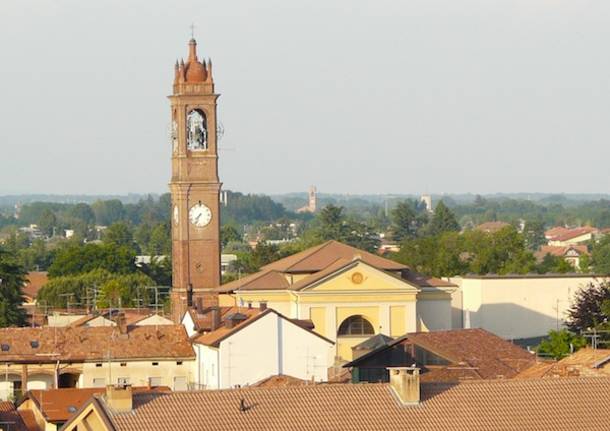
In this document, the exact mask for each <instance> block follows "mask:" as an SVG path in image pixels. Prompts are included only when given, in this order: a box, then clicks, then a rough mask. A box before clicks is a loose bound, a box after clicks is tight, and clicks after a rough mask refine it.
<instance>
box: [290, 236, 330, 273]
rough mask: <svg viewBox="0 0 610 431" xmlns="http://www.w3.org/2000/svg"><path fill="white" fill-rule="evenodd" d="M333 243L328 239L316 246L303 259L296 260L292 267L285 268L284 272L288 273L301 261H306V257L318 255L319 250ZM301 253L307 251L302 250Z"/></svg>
mask: <svg viewBox="0 0 610 431" xmlns="http://www.w3.org/2000/svg"><path fill="white" fill-rule="evenodd" d="M333 242H335V240H334V239H330V240H328V241H326V242H324V243H322V244H320V245H318V246H316V247H315V250H313V251H311V252H310V253H307V254H304V255H303V257H301V259H299V260H297V261H296V262H294V263H293V264H292V265H290V266H289V267H287V268H286V272H288V271H290V268H292V267H294V266H296V265H297V264H298V263H301V262H302V261H304V260H305V259H307V258H308V257H311V256H313V255H314V254H316V253H318V252H319V251H320V250H322V249H324V248H326V247H327V246H328V245H330V244H331V243H333ZM303 251H307V250H303ZM333 263H334V262H333Z"/></svg>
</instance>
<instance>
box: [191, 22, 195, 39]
mask: <svg viewBox="0 0 610 431" xmlns="http://www.w3.org/2000/svg"><path fill="white" fill-rule="evenodd" d="M191 39H195V24H191Z"/></svg>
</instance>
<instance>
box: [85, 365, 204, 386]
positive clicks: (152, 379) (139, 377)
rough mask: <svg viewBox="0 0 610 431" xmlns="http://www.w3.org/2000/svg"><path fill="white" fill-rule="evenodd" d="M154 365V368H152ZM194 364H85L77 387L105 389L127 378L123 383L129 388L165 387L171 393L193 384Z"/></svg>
mask: <svg viewBox="0 0 610 431" xmlns="http://www.w3.org/2000/svg"><path fill="white" fill-rule="evenodd" d="M154 364H157V365H154ZM195 367H196V361H195V360H194V359H193V360H184V361H177V360H171V361H170V360H165V361H161V360H159V361H155V360H152V361H126V362H112V363H110V364H109V363H108V362H87V363H85V364H83V374H82V375H81V376H80V379H79V385H78V386H79V387H81V388H91V387H105V386H106V385H107V384H110V383H112V384H117V383H119V380H120V379H124V378H127V379H128V381H127V383H129V384H131V385H133V386H148V385H149V384H151V385H154V386H168V387H170V388H171V389H172V390H180V389H183V385H182V384H183V382H186V384H187V385H189V384H192V383H194V381H195V379H194V375H195Z"/></svg>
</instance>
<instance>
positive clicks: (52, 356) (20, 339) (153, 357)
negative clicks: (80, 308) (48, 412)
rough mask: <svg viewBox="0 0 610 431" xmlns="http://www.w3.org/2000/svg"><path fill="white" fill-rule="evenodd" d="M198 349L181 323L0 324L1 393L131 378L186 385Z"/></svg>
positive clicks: (177, 386)
mask: <svg viewBox="0 0 610 431" xmlns="http://www.w3.org/2000/svg"><path fill="white" fill-rule="evenodd" d="M194 366H195V352H194V350H193V347H192V345H191V343H190V340H189V339H188V336H187V334H186V331H185V329H184V327H183V326H182V325H159V326H157V325H151V326H135V325H134V326H127V325H125V324H123V323H121V324H119V325H117V326H115V327H109V326H98V327H39V328H3V329H0V372H1V374H2V375H1V376H0V398H2V399H7V398H10V397H12V396H13V395H14V394H16V393H17V394H18V393H22V392H25V391H27V390H32V389H51V388H64V387H78V388H90V387H104V386H105V385H107V384H116V383H130V384H133V385H137V386H148V385H151V386H169V387H170V388H172V389H174V390H185V389H187V388H188V387H189V385H191V384H192V383H193V381H194V380H193V379H194V368H195V367H194Z"/></svg>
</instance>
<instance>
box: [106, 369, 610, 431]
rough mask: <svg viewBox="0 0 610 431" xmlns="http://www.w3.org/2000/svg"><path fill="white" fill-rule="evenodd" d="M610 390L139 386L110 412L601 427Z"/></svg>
mask: <svg viewBox="0 0 610 431" xmlns="http://www.w3.org/2000/svg"><path fill="white" fill-rule="evenodd" d="M608 393H610V379H609V378H589V379H587V378H580V379H532V380H494V381H467V382H461V383H459V384H426V383H423V384H422V385H421V394H422V402H421V403H420V404H419V405H416V406H405V405H402V404H400V403H399V402H398V400H397V398H396V396H395V394H394V393H393V390H392V389H391V388H390V386H389V385H388V384H332V385H304V386H288V387H276V388H242V389H239V390H215V391H200V392H174V393H171V394H136V395H134V410H133V411H132V412H130V413H127V414H112V413H111V412H109V414H110V417H111V420H112V422H113V424H114V426H115V428H116V430H118V431H136V430H138V431H139V430H148V431H157V430H184V431H190V430H193V431H194V430H236V429H239V430H245V431H248V430H269V431H274V430H278V431H279V430H338V429H341V430H370V431H374V430H389V429H392V430H417V431H431V430H434V431H438V430H455V431H483V430H486V431H487V430H492V429H493V430H504V431H513V430H514V431H522V430H533V429H535V430H542V431H544V430H548V431H563V430H575V429H578V430H598V429H607V427H608V423H610V397H608ZM242 400H243V403H244V406H245V411H243V409H240V404H241V402H242ZM102 403H103V401H102ZM106 411H109V410H108V409H106Z"/></svg>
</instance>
